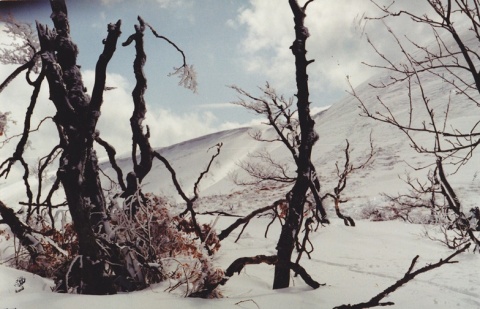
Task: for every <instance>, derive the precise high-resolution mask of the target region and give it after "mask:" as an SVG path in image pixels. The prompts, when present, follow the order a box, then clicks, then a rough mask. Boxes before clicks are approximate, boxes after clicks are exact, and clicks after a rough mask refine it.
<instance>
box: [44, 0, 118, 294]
mask: <svg viewBox="0 0 480 309" xmlns="http://www.w3.org/2000/svg"><path fill="white" fill-rule="evenodd" d="M50 4H51V7H52V15H51V18H52V20H53V23H54V26H55V31H50V30H49V29H48V27H45V26H43V25H41V24H38V23H37V30H38V35H39V40H40V44H41V49H42V53H41V57H42V62H43V66H44V69H45V72H46V77H47V80H48V83H49V87H50V99H51V100H52V102H53V103H54V105H55V107H56V110H57V113H56V115H55V117H54V120H55V122H56V124H57V127H58V131H59V135H60V139H61V146H62V148H63V153H62V156H61V158H60V167H59V169H58V177H59V179H60V181H61V183H62V186H63V188H64V191H65V196H66V199H67V202H68V207H69V210H70V214H71V216H72V221H73V224H74V228H75V231H76V234H77V237H78V242H79V256H80V258H81V265H82V268H81V270H80V272H81V273H80V276H81V278H80V281H81V283H82V284H81V285H82V287H81V289H82V290H81V291H79V292H80V293H87V294H106V293H108V292H109V291H112V286H111V284H108V283H107V282H106V281H105V277H104V270H105V261H104V259H103V255H104V253H103V252H102V249H101V248H100V246H99V244H98V242H97V236H96V233H95V229H98V228H101V224H102V223H103V220H104V218H105V200H104V196H103V191H102V188H101V186H100V178H99V175H98V162H97V157H96V153H95V151H94V149H93V139H94V135H95V127H96V123H97V121H98V117H99V115H100V107H101V103H102V101H103V92H104V88H105V76H106V67H107V64H108V62H109V60H110V59H111V57H112V56H113V53H114V51H115V47H116V43H117V39H118V37H119V36H120V21H119V22H117V24H110V25H109V28H108V37H107V39H106V40H105V41H104V44H105V47H104V51H103V53H102V55H101V56H100V58H99V60H98V62H97V67H96V77H95V85H94V89H93V93H92V98H91V99H90V97H89V96H88V95H87V94H86V89H85V87H84V85H83V82H82V75H81V73H80V69H79V66H78V65H77V63H76V60H77V54H78V48H77V46H76V45H75V43H73V41H72V40H71V37H70V27H69V22H68V14H67V8H66V5H65V1H64V0H50Z"/></svg>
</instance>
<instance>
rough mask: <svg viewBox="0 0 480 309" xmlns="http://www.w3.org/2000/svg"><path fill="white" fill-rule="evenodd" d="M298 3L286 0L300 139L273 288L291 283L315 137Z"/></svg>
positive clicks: (305, 32)
mask: <svg viewBox="0 0 480 309" xmlns="http://www.w3.org/2000/svg"><path fill="white" fill-rule="evenodd" d="M310 2H311V1H308V2H307V4H305V6H303V7H300V6H299V4H298V2H297V1H296V0H289V4H290V7H291V9H292V12H293V15H294V22H295V41H294V42H293V45H292V46H291V47H290V48H291V50H292V53H293V55H294V56H295V68H296V83H297V108H298V118H299V122H300V129H301V143H300V147H299V153H298V162H297V178H296V181H295V185H294V186H293V189H292V191H291V196H290V198H289V199H288V200H289V211H288V215H287V218H286V220H285V224H284V225H283V227H282V232H281V234H280V239H279V241H278V244H277V256H278V262H277V263H276V264H275V277H274V281H273V288H274V289H281V288H286V287H288V286H289V284H290V269H291V267H290V263H291V259H292V252H293V248H294V245H295V241H296V240H295V237H296V236H295V235H297V234H298V230H299V229H300V228H301V226H300V224H301V221H302V216H303V208H304V204H305V200H306V193H307V191H308V189H309V187H310V184H311V178H312V169H311V167H312V163H311V161H310V158H311V153H312V147H313V144H314V143H315V141H316V140H317V139H318V136H317V134H316V133H315V130H314V124H315V122H314V121H313V119H312V118H311V116H310V102H309V101H308V100H309V90H308V75H307V66H308V65H309V64H310V63H311V62H313V61H312V60H310V61H308V60H307V59H306V53H307V51H306V48H305V42H306V40H307V38H308V36H309V34H308V29H307V28H306V27H305V25H304V20H305V17H306V14H305V10H306V6H307V5H308V4H309V3H310Z"/></svg>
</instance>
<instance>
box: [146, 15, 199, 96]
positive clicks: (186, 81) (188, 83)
mask: <svg viewBox="0 0 480 309" xmlns="http://www.w3.org/2000/svg"><path fill="white" fill-rule="evenodd" d="M145 26H146V27H148V28H150V30H151V31H152V33H153V35H155V36H156V37H157V38H159V39H162V40H165V41H167V42H168V44H170V45H172V46H173V47H174V48H175V49H176V50H177V51H178V52H179V53H180V54H182V58H183V65H182V66H180V67H173V70H174V71H173V72H172V73H170V74H168V76H174V75H176V76H178V77H179V78H180V81H179V82H178V85H179V86H182V87H184V88H186V89H189V90H191V91H192V92H193V93H197V86H198V83H197V72H195V69H194V67H193V65H188V64H187V59H186V57H185V53H184V52H183V50H181V49H180V48H179V47H178V46H177V44H175V43H174V42H172V41H171V40H170V39H169V38H167V37H165V36H163V35H160V34H158V32H157V31H156V30H155V29H154V28H153V27H152V26H151V25H150V24H148V23H145Z"/></svg>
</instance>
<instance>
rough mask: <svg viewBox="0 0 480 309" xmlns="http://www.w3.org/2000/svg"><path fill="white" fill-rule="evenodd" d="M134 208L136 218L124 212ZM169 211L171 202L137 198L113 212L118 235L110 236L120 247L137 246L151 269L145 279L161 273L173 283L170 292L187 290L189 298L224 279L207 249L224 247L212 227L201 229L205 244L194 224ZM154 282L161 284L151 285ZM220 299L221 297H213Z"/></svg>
mask: <svg viewBox="0 0 480 309" xmlns="http://www.w3.org/2000/svg"><path fill="white" fill-rule="evenodd" d="M132 205H136V209H137V211H136V213H135V215H132V214H131V213H128V212H125V211H124V209H132ZM169 208H170V206H169V204H168V202H167V201H166V200H164V199H162V198H161V197H159V196H156V195H153V194H147V195H145V196H134V197H133V198H132V199H130V200H128V201H127V203H126V204H125V205H124V207H120V208H119V207H115V210H114V211H112V213H111V216H112V223H114V235H110V236H111V237H112V236H113V237H114V238H115V239H116V241H117V242H118V243H119V244H130V245H133V246H132V247H133V248H135V251H136V252H135V254H136V256H137V257H141V258H142V260H145V261H148V262H147V263H145V265H148V266H149V267H144V268H143V272H144V276H145V278H150V277H152V273H151V272H152V271H153V272H154V274H155V272H158V271H160V272H161V274H162V276H161V278H162V279H168V280H170V287H169V289H168V290H170V291H174V290H176V289H177V288H178V287H180V286H183V287H184V289H185V295H189V294H191V293H194V292H197V291H199V290H201V289H203V287H204V286H205V285H208V284H211V283H213V282H218V281H219V280H220V279H221V278H222V277H223V271H222V270H220V269H217V268H215V267H214V266H213V263H212V257H211V256H210V255H209V254H208V252H207V250H206V248H205V246H208V248H209V251H210V253H213V252H216V251H217V250H218V248H219V247H220V243H219V241H218V238H217V235H216V233H215V232H214V231H213V230H212V228H211V227H210V225H208V224H203V225H202V226H201V231H202V234H203V239H206V243H201V242H200V239H199V237H198V235H196V234H195V228H194V227H193V224H192V221H191V220H190V219H186V218H181V217H178V216H173V215H172V214H171V213H170V210H169ZM154 277H155V276H154ZM155 278H156V279H160V278H159V277H158V276H157V277H155ZM154 282H158V280H155V281H153V282H147V284H150V283H154ZM216 296H219V295H218V294H216V295H212V297H216Z"/></svg>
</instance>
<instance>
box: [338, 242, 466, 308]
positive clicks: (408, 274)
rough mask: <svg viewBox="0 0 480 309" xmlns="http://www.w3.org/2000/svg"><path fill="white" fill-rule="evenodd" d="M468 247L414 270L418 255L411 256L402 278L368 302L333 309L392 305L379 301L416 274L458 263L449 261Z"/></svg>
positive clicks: (391, 303)
mask: <svg viewBox="0 0 480 309" xmlns="http://www.w3.org/2000/svg"><path fill="white" fill-rule="evenodd" d="M469 247H470V244H467V245H465V246H464V247H463V248H461V249H459V250H457V251H455V252H454V253H452V254H451V255H450V256H448V257H447V258H446V259H445V260H442V259H440V261H438V262H437V263H434V264H428V265H427V266H424V267H422V268H420V269H418V270H416V271H414V272H412V271H413V267H414V266H415V263H416V262H417V260H418V258H419V256H418V255H417V256H416V257H415V258H413V260H412V263H411V264H410V267H409V268H408V271H407V272H406V273H405V275H404V276H403V278H401V279H400V280H398V281H397V282H395V283H394V284H393V285H391V286H389V287H388V288H386V289H385V290H383V291H382V292H380V293H379V294H378V295H376V296H375V297H373V298H372V299H370V300H369V301H368V302H365V303H359V304H355V305H350V304H348V305H341V306H338V307H335V308H334V309H363V308H372V307H378V306H391V305H394V304H395V303H393V302H380V301H381V300H382V299H384V298H385V297H387V296H388V295H389V294H390V293H392V292H395V291H396V290H397V289H398V288H399V287H401V286H403V285H404V284H406V283H408V282H409V281H411V280H412V279H413V278H415V277H416V276H417V275H419V274H422V273H425V272H427V271H430V270H432V269H435V268H438V267H440V266H442V265H445V264H454V263H458V262H457V261H451V259H453V258H454V257H455V256H457V255H459V254H460V253H462V252H465V251H466V250H467V249H468V248H469Z"/></svg>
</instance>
